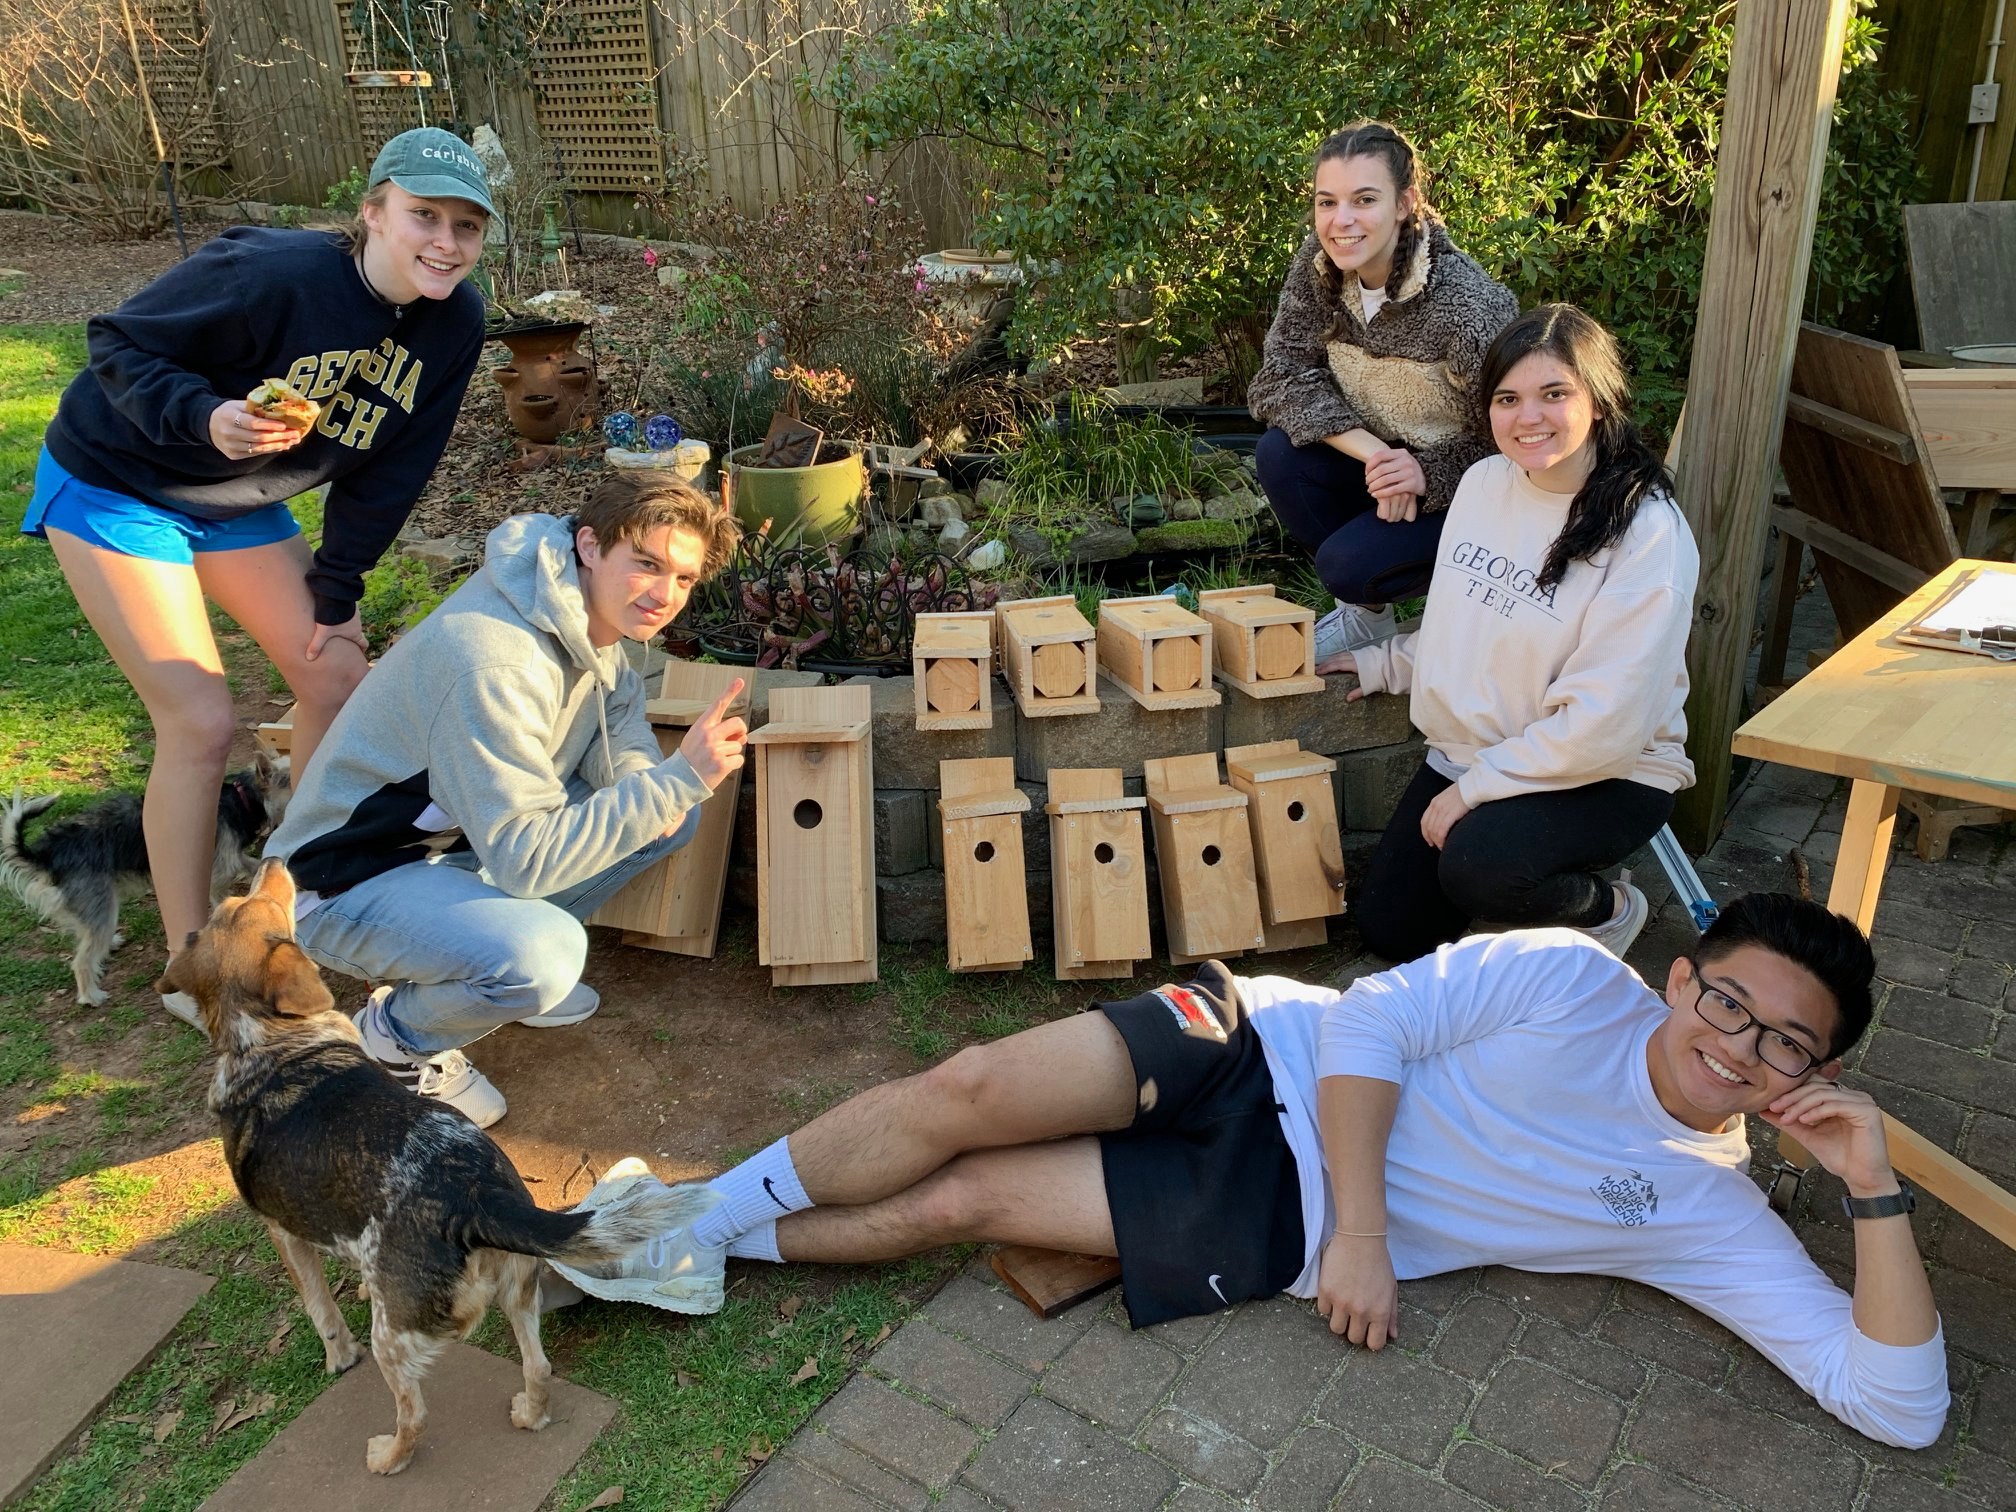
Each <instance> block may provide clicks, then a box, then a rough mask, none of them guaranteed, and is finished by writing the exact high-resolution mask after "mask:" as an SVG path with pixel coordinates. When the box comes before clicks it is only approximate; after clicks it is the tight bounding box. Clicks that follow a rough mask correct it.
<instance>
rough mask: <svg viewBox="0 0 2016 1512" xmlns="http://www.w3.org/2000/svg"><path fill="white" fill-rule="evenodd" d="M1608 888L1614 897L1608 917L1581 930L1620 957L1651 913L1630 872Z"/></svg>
mask: <svg viewBox="0 0 2016 1512" xmlns="http://www.w3.org/2000/svg"><path fill="white" fill-rule="evenodd" d="M1611 891H1612V893H1613V894H1614V895H1615V897H1616V900H1617V901H1616V906H1615V907H1614V908H1613V909H1612V910H1611V914H1610V917H1609V918H1608V919H1605V920H1604V921H1603V922H1602V923H1601V924H1590V925H1586V926H1581V928H1582V933H1584V934H1586V935H1587V936H1589V938H1590V939H1592V940H1594V941H1595V942H1596V943H1597V944H1598V945H1601V946H1602V947H1603V948H1604V949H1605V950H1607V951H1609V952H1610V954H1612V955H1614V956H1615V957H1617V959H1618V960H1620V961H1621V960H1623V959H1624V952H1625V951H1627V950H1629V949H1630V948H1631V946H1632V944H1633V942H1635V941H1636V940H1637V938H1638V935H1639V933H1640V931H1642V930H1643V929H1644V928H1645V921H1646V920H1647V919H1649V918H1651V917H1652V905H1651V904H1650V903H1649V902H1648V901H1646V897H1645V894H1643V893H1642V892H1640V891H1639V890H1638V889H1637V888H1636V887H1633V886H1632V885H1631V874H1630V873H1629V872H1626V873H1624V875H1623V876H1621V877H1619V878H1618V879H1617V881H1615V882H1614V883H1612V884H1611Z"/></svg>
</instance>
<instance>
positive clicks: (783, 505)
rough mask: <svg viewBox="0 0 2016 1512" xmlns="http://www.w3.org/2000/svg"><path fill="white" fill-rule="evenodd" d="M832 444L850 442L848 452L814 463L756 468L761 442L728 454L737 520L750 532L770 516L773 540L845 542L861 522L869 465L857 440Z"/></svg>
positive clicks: (847, 443) (843, 444) (838, 443)
mask: <svg viewBox="0 0 2016 1512" xmlns="http://www.w3.org/2000/svg"><path fill="white" fill-rule="evenodd" d="M826 444H827V445H829V446H832V445H840V446H845V447H847V448H848V455H846V456H845V457H842V458H840V459H839V460H838V461H837V462H815V463H813V464H812V466H810V467H752V466H751V465H750V464H751V463H752V462H754V461H755V459H756V456H757V453H758V452H759V451H760V450H761V445H760V443H759V444H755V445H750V446H738V447H736V448H735V450H733V451H731V452H730V453H728V467H729V469H730V471H731V472H732V473H733V475H734V497H735V518H736V519H737V520H738V521H740V522H741V525H742V528H743V529H744V530H751V531H753V530H756V529H758V528H759V527H760V526H761V525H762V524H763V522H764V521H765V520H769V521H770V522H771V525H770V538H771V539H772V540H790V539H794V538H795V539H798V540H802V541H807V542H810V543H812V544H814V545H819V544H823V543H824V542H827V541H839V540H844V539H846V538H847V537H848V536H850V535H852V534H853V533H854V531H855V529H856V527H857V526H858V525H859V524H860V511H861V500H862V498H863V496H864V495H865V494H866V493H867V491H868V468H867V465H866V463H864V462H863V461H862V458H861V448H860V447H858V446H856V445H855V444H854V443H853V442H851V441H842V442H830V441H829V442H828V443H826ZM800 527H802V529H800Z"/></svg>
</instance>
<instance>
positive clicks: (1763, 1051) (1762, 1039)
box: [1687, 956, 1820, 1076]
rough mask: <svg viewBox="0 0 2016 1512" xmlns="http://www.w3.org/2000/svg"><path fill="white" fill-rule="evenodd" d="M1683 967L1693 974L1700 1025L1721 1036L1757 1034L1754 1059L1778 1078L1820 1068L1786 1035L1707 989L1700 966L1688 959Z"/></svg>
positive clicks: (1815, 1059)
mask: <svg viewBox="0 0 2016 1512" xmlns="http://www.w3.org/2000/svg"><path fill="white" fill-rule="evenodd" d="M1687 965H1688V967H1689V969H1691V970H1692V971H1693V973H1694V985H1695V987H1696V989H1697V991H1696V992H1695V995H1694V1011H1695V1012H1696V1013H1698V1014H1700V1015H1701V1019H1702V1022H1704V1023H1705V1024H1707V1025H1708V1026H1709V1027H1710V1028H1711V1029H1715V1030H1718V1031H1720V1032H1721V1033H1723V1034H1731V1035H1734V1034H1744V1033H1747V1032H1748V1031H1749V1030H1752V1029H1755V1030H1756V1031H1757V1058H1758V1059H1759V1060H1761V1061H1762V1062H1764V1064H1765V1065H1767V1066H1769V1067H1770V1068H1771V1069H1772V1070H1773V1071H1776V1072H1777V1073H1778V1074H1779V1075H1781V1076H1804V1075H1805V1074H1806V1073H1807V1072H1808V1071H1811V1070H1812V1069H1813V1068H1814V1067H1815V1066H1817V1065H1819V1064H1820V1057H1819V1056H1817V1055H1815V1054H1813V1053H1812V1052H1811V1051H1810V1050H1808V1049H1807V1048H1806V1047H1805V1046H1804V1045H1802V1044H1800V1043H1799V1041H1797V1040H1795V1039H1793V1038H1792V1037H1791V1036H1790V1035H1787V1034H1784V1033H1781V1032H1780V1031H1779V1030H1776V1029H1773V1028H1772V1027H1771V1026H1770V1025H1769V1024H1766V1023H1764V1022H1763V1021H1762V1020H1761V1019H1759V1018H1758V1017H1757V1015H1756V1014H1754V1013H1752V1012H1751V1011H1750V1010H1749V1009H1748V1008H1745V1007H1744V1006H1743V1005H1742V1004H1741V1003H1739V1002H1737V1001H1736V999H1734V998H1732V997H1731V996H1729V994H1728V993H1726V992H1724V991H1722V989H1721V988H1719V987H1711V986H1709V985H1708V979H1707V978H1706V977H1704V976H1703V975H1701V963H1700V962H1699V961H1696V960H1695V959H1694V958H1693V957H1692V956H1689V957H1687Z"/></svg>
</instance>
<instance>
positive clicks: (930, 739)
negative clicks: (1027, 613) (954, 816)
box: [848, 677, 1015, 798]
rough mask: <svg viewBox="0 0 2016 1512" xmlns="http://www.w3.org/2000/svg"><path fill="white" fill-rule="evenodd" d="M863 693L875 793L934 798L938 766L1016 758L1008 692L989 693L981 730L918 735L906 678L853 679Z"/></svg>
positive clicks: (914, 695)
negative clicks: (904, 791) (986, 721)
mask: <svg viewBox="0 0 2016 1512" xmlns="http://www.w3.org/2000/svg"><path fill="white" fill-rule="evenodd" d="M848 681H849V682H850V683H863V684H866V685H867V687H868V692H869V698H870V702H871V704H872V706H873V711H874V712H873V719H874V733H873V735H872V737H871V739H872V743H873V747H874V749H873V760H874V767H875V785H876V787H878V788H922V789H926V790H928V791H929V792H930V793H931V794H932V795H933V796H934V798H935V796H936V794H937V792H938V763H939V762H941V761H966V760H969V759H971V758H973V757H976V756H1012V755H1014V754H1015V725H1014V721H1013V720H1012V719H1010V717H1009V714H1008V706H1009V699H1008V690H1007V689H1005V688H1001V687H998V686H997V687H996V688H995V690H994V723H993V725H992V726H991V727H989V728H988V729H985V730H920V729H918V728H917V693H916V684H915V681H914V679H912V678H909V677H854V678H849V679H848Z"/></svg>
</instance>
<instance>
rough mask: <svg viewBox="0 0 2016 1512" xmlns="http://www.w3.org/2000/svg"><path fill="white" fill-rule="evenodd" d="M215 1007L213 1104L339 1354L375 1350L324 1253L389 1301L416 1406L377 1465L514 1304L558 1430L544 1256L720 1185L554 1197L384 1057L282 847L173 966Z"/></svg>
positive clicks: (402, 1418) (707, 1197) (374, 1337)
mask: <svg viewBox="0 0 2016 1512" xmlns="http://www.w3.org/2000/svg"><path fill="white" fill-rule="evenodd" d="M160 990H161V991H163V992H186V993H188V994H189V995H190V996H192V997H193V998H195V999H196V1001H197V1002H198V1003H199V1004H201V1005H202V1009H203V1022H204V1026H205V1027H206V1028H207V1030H208V1031H209V1034H210V1042H211V1044H212V1046H213V1047H214V1048H215V1049H216V1051H217V1072H216V1075H215V1077H214V1078H213V1079H212V1081H211V1084H210V1107H211V1109H212V1111H214V1112H215V1113H216V1114H217V1118H218V1122H219V1124H220V1125H221V1127H222V1133H223V1140H224V1158H225V1160H226V1161H227V1162H228V1163H229V1164H230V1167H231V1175H232V1178H233V1179H234V1180H235V1181H236V1182H237V1184H238V1193H239V1195H240V1196H241V1197H243V1198H244V1199H245V1204H246V1206H247V1207H249V1208H251V1209H252V1211H253V1212H255V1213H257V1214H258V1215H259V1216H260V1217H261V1218H263V1219H265V1220H266V1229H267V1232H268V1233H270V1234H271V1235H272V1236H273V1247H274V1248H275V1249H277V1250H278V1251H279V1252H280V1259H281V1261H282V1263H284V1264H285V1265H286V1267H287V1273H288V1275H290V1276H292V1277H293V1279H294V1286H295V1289H296V1290H297V1291H299V1292H300V1294H301V1304H302V1306H303V1307H304V1308H305V1309H306V1310H307V1313H308V1316H309V1318H310V1319H311V1320H313V1322H314V1324H315V1329H316V1332H317V1333H319V1334H320V1335H321V1337H322V1358H323V1364H324V1365H325V1366H326V1368H327V1369H329V1370H330V1371H331V1372H337V1371H343V1370H348V1369H349V1368H350V1367H351V1366H352V1365H355V1364H356V1363H357V1361H358V1360H359V1359H361V1358H362V1357H363V1356H362V1352H361V1351H360V1350H359V1349H358V1347H357V1340H356V1339H355V1338H354V1337H353V1336H352V1335H351V1333H350V1329H349V1326H348V1325H347V1324H346V1323H345V1322H344V1321H343V1315H342V1313H341V1312H339V1311H338V1310H337V1307H336V1301H335V1299H334V1298H333V1297H331V1296H330V1294H329V1284H328V1281H327V1280H326V1279H325V1278H324V1276H323V1273H322V1261H321V1258H320V1256H319V1255H318V1254H317V1251H328V1252H330V1253H333V1254H336V1255H339V1256H341V1257H342V1258H343V1259H345V1260H347V1261H349V1262H350V1263H352V1264H353V1265H355V1266H356V1267H357V1268H358V1269H359V1270H360V1271H361V1272H362V1273H363V1278H364V1288H365V1291H366V1292H367V1293H368V1295H369V1296H370V1298H371V1353H372V1355H373V1356H374V1357H375V1358H376V1359H377V1361H378V1368H379V1369H380V1370H381V1371H383V1372H384V1375H385V1383H386V1385H388V1386H390V1387H391V1388H392V1397H393V1400H394V1402H395V1403H396V1404H397V1407H398V1425H397V1428H396V1429H395V1431H394V1432H392V1433H389V1434H381V1435H378V1436H377V1437H374V1438H373V1439H372V1440H371V1441H370V1443H369V1444H368V1445H367V1446H366V1454H365V1463H366V1464H367V1465H368V1466H370V1468H371V1469H372V1470H375V1471H377V1472H378V1473H379V1474H381V1475H393V1474H396V1473H397V1472H398V1471H400V1470H402V1469H404V1468H405V1466H406V1462H407V1461H408V1460H410V1459H411V1458H412V1457H413V1450H414V1446H415V1444H416V1443H417V1442H418V1440H419V1437H420V1433H421V1430H422V1429H423V1428H424V1427H425V1426H426V1421H427V1408H426V1404H425V1403H424V1402H423V1401H422V1400H421V1396H420V1381H421V1378H422V1377H423V1376H425V1375H426V1373H427V1369H428V1367H429V1366H430V1365H432V1363H433V1362H434V1360H435V1359H436V1358H437V1357H438V1356H439V1355H440V1353H441V1351H442V1350H443V1349H444V1348H445V1347H446V1346H447V1345H448V1343H449V1342H450V1341H451V1340H454V1339H456V1338H461V1337H466V1336H467V1335H468V1333H469V1332H470V1330H472V1329H473V1328H475V1326H476V1325H477V1323H478V1322H480V1321H481V1320H482V1317H483V1314H484V1312H485V1311H486V1310H487V1309H488V1308H489V1307H490V1305H491V1304H492V1303H493V1302H494V1303H495V1304H496V1305H497V1306H498V1307H501V1308H502V1309H503V1310H504V1315H505V1317H507V1318H508V1319H510V1322H511V1331H512V1332H513V1333H514V1334H515V1335H516V1336H517V1339H518V1353H519V1354H520V1356H521V1357H522V1358H523V1360H524V1365H525V1389H524V1391H523V1392H521V1393H519V1394H518V1395H517V1396H515V1397H513V1398H512V1401H511V1421H512V1422H513V1423H514V1424H516V1425H517V1426H518V1427H520V1428H528V1429H539V1428H543V1427H545V1426H546V1423H547V1416H546V1397H547V1384H548V1382H549V1381H550V1380H551V1378H552V1369H551V1367H550V1366H548V1364H547V1363H546V1354H545V1351H544V1350H543V1349H541V1347H540V1344H539V1258H537V1257H543V1258H547V1259H556V1260H564V1261H566V1262H568V1263H569V1264H573V1265H581V1264H584V1263H589V1264H592V1263H596V1262H600V1261H607V1260H613V1259H617V1258H620V1257H621V1256H623V1255H626V1254H628V1253H629V1252H630V1251H632V1250H634V1249H638V1248H640V1247H641V1246H643V1245H644V1244H646V1243H648V1242H649V1241H650V1240H651V1239H652V1238H653V1237H655V1236H656V1235H659V1234H662V1233H664V1232H665V1231H667V1230H668V1229H674V1228H677V1227H679V1226H680V1225H682V1224H685V1223H688V1222H690V1221H691V1220H692V1219H693V1218H695V1217H697V1216H698V1215H699V1214H700V1213H702V1212H704V1211H706V1210H707V1209H708V1208H709V1207H711V1206H713V1204H714V1202H715V1200H716V1199H715V1197H714V1194H713V1193H711V1192H708V1191H706V1190H705V1189H703V1188H700V1187H666V1186H663V1185H661V1184H659V1183H657V1182H655V1181H654V1182H640V1183H639V1184H638V1185H637V1186H636V1187H634V1188H633V1189H632V1190H631V1191H629V1192H626V1193H625V1194H624V1195H623V1196H621V1197H619V1198H618V1199H617V1200H616V1201H614V1202H612V1203H610V1204H609V1205H608V1206H606V1207H602V1208H598V1209H596V1210H594V1211H593V1212H549V1211H547V1210H546V1209H543V1208H541V1207H539V1206H538V1205H537V1204H536V1203H534V1202H533V1200H532V1195H531V1193H529V1192H528V1191H526V1189H525V1183H524V1181H523V1180H522V1179H521V1178H520V1176H519V1175H518V1172H517V1170H516V1169H515V1168H513V1166H512V1164H511V1162H510V1160H509V1159H507V1158H506V1156H505V1154H504V1152H503V1151H502V1150H500V1149H498V1148H497V1146H496V1144H494V1143H493V1142H492V1141H491V1139H490V1137H489V1135H487V1134H485V1133H483V1131H482V1130H480V1129H478V1128H477V1127H476V1125H475V1124H473V1123H471V1122H470V1121H469V1120H468V1119H467V1118H465V1117H463V1116H462V1114H460V1113H458V1112H456V1111H455V1110H454V1109H453V1108H450V1107H447V1106H445V1105H443V1104H441V1103H438V1102H434V1101H431V1100H429V1099H425V1098H420V1097H416V1096H415V1095H414V1094H413V1093H412V1092H411V1091H410V1090H408V1089H407V1088H406V1087H403V1086H401V1085H400V1084H399V1083H398V1082H397V1081H395V1080H394V1079H393V1078H392V1077H391V1076H389V1075H388V1074H386V1072H384V1071H383V1070H381V1069H380V1068H379V1067H378V1065H377V1064H376V1063H375V1062H374V1061H372V1060H371V1059H370V1057H368V1056H367V1055H366V1054H365V1053H364V1049H363V1046H362V1045H361V1044H360V1043H359V1041H358V1038H357V1031H356V1030H355V1028H353V1027H352V1025H351V1023H350V1020H349V1019H347V1018H345V1017H344V1016H343V1015H342V1014H341V1013H338V1012H337V1011H336V1010H335V1008H334V1006H333V1001H332V999H331V998H330V996H329V993H328V990H327V989H326V988H324V987H323V985H322V977H321V973H320V972H319V971H318V970H317V969H316V967H315V963H314V962H313V961H311V960H309V959H308V957H307V956H306V955H305V954H303V952H302V950H301V947H300V946H299V945H297V944H295V942H294V879H293V878H292V877H290V876H288V874H287V868H286V867H285V866H283V865H282V864H281V863H280V862H278V861H267V862H265V863H264V864H263V865H261V866H260V868H259V872H258V874H257V875H256V876H255V877H254V878H253V879H252V890H251V892H250V894H249V895H248V896H246V897H243V898H227V899H225V900H224V901H223V902H222V903H220V904H218V905H217V910H216V912H215V913H213V914H212V915H211V916H210V922H209V923H208V924H207V925H205V926H204V928H203V929H202V930H201V931H200V932H199V933H197V934H194V935H192V936H190V941H189V947H188V949H186V950H184V951H183V952H182V953H181V954H180V955H178V956H177V957H176V958H175V959H174V961H173V962H172V963H171V964H170V965H169V968H168V972H167V975H165V976H164V977H162V979H161V982H160Z"/></svg>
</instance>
